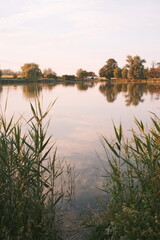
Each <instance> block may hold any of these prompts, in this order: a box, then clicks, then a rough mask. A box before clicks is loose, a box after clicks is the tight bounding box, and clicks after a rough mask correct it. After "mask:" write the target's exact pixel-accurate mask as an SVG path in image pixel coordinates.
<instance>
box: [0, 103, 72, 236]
mask: <svg viewBox="0 0 160 240" xmlns="http://www.w3.org/2000/svg"><path fill="white" fill-rule="evenodd" d="M51 107H52V105H50V106H49V107H48V109H47V111H46V112H45V113H42V110H41V106H40V103H39V101H38V100H37V101H36V104H35V106H33V105H32V104H31V110H32V115H33V116H32V118H31V119H30V120H29V121H28V122H27V131H26V133H25V134H24V133H22V126H21V123H20V121H17V123H14V118H13V117H12V118H11V119H10V120H9V121H7V120H6V118H5V116H4V115H1V117H0V239H4V240H5V239H7V240H15V239H16V240H18V239H19V240H25V239H27V240H28V239H32V240H33V239H35V240H40V239H43V240H45V239H46V240H49V239H53V240H55V239H56V240H57V239H62V231H61V225H62V224H63V223H62V222H59V221H60V217H59V216H61V213H62V212H61V208H60V206H61V203H62V200H63V201H64V199H66V198H67V199H69V198H70V196H71V194H72V190H73V188H72V174H71V167H70V166H67V171H68V179H69V185H68V187H69V188H67V189H65V188H64V185H65V184H64V180H63V177H62V176H63V173H64V171H65V170H64V168H63V166H62V165H61V164H60V165H59V166H57V159H56V149H53V144H51V136H49V137H47V136H48V134H47V128H48V124H46V125H43V122H44V118H45V117H46V116H47V114H48V112H49V110H50V108H51ZM51 153H52V157H50V154H51ZM70 177H71V178H70ZM65 181H66V180H65ZM62 211H63V210H62Z"/></svg>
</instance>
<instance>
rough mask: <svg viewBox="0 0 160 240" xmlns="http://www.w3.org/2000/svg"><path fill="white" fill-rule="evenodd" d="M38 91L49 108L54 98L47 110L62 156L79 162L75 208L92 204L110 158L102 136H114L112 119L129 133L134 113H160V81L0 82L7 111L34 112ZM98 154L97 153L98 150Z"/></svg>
mask: <svg viewBox="0 0 160 240" xmlns="http://www.w3.org/2000/svg"><path fill="white" fill-rule="evenodd" d="M36 91H38V95H39V99H40V101H41V104H42V107H43V109H44V110H45V109H46V108H47V106H48V104H49V103H51V102H53V101H54V100H55V99H57V100H56V103H55V104H54V106H53V108H52V109H51V111H50V113H49V118H51V121H50V126H49V134H51V135H53V139H54V140H55V141H56V146H57V148H58V158H59V159H64V160H66V161H67V162H68V163H71V164H73V165H75V171H76V172H77V173H79V175H78V177H77V178H76V181H75V198H76V203H75V208H77V209H83V210H84V209H85V208H86V207H94V206H95V199H96V196H97V195H99V194H101V192H100V191H99V190H98V188H97V187H101V186H102V183H103V181H104V179H103V178H102V177H100V176H101V175H102V172H103V171H102V169H103V167H102V163H101V161H100V160H99V158H101V160H102V161H105V160H106V161H107V159H106V156H105V153H104V150H103V148H102V146H101V143H100V140H99V137H100V136H101V134H103V135H104V136H105V137H107V138H108V139H112V138H113V137H114V134H113V122H114V123H115V124H116V125H117V126H118V125H119V123H120V122H121V123H122V125H123V129H124V134H125V135H126V136H127V137H129V135H130V131H129V130H130V129H131V128H132V127H133V126H134V117H136V118H138V119H141V120H142V121H144V122H145V123H149V119H150V116H151V113H150V112H154V113H156V114H157V115H159V110H160V85H156V84H148V85H147V84H146V83H144V84H131V83H130V84H116V85H114V84H106V83H103V84H102V83H97V84H92V83H88V84H72V85H71V84H69V85H62V84H61V85H53V84H46V85H38V86H36V85H34V84H28V85H17V86H15V85H8V86H1V87H0V101H1V107H2V108H4V105H5V102H6V99H7V96H8V104H7V116H8V117H10V116H12V115H13V114H15V117H16V118H17V117H19V116H20V115H24V117H25V118H26V119H29V117H30V116H31V110H30V105H29V102H34V98H35V96H36ZM97 154H98V155H99V157H98V156H97Z"/></svg>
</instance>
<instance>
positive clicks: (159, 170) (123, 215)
mask: <svg viewBox="0 0 160 240" xmlns="http://www.w3.org/2000/svg"><path fill="white" fill-rule="evenodd" d="M151 121H152V124H151V127H149V128H148V127H145V126H144V124H143V122H142V121H138V120H137V119H136V120H135V124H136V127H138V130H135V129H133V130H132V131H131V133H132V137H131V140H130V141H128V140H127V139H125V137H124V136H123V130H122V126H121V125H120V126H119V128H118V129H117V128H116V127H115V126H114V131H115V140H114V141H113V142H109V141H108V140H107V138H105V137H104V136H103V137H102V145H103V147H104V149H105V151H106V152H107V160H108V165H107V167H106V169H105V173H106V174H105V178H106V181H105V184H104V186H103V189H102V190H103V191H104V192H106V193H107V194H109V196H110V200H109V201H108V202H107V204H106V208H105V209H104V211H103V213H102V214H99V215H96V217H92V219H91V221H90V225H89V227H90V229H91V233H90V234H88V236H87V237H86V239H94V236H96V240H102V239H103V240H104V239H111V240H120V239H123V240H128V239H129V240H137V239H139V240H143V239H150V240H152V239H153V240H154V239H160V231H159V229H160V120H159V119H158V117H156V116H154V117H153V118H151Z"/></svg>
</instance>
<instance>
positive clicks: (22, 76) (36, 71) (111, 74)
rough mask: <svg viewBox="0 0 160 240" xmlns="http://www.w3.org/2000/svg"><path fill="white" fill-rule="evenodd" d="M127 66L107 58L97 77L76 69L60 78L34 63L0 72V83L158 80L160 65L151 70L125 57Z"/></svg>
mask: <svg viewBox="0 0 160 240" xmlns="http://www.w3.org/2000/svg"><path fill="white" fill-rule="evenodd" d="M126 62H127V64H125V65H124V67H122V68H120V67H119V66H118V63H117V61H116V60H115V59H113V58H109V59H108V60H107V61H106V64H105V65H104V66H103V67H102V68H100V70H99V76H97V75H96V74H95V73H94V72H92V71H86V70H83V69H81V68H80V69H78V70H77V73H76V76H75V75H67V74H63V75H62V76H57V74H56V72H55V71H53V70H52V69H51V68H47V69H44V70H43V72H42V70H41V69H40V68H39V65H38V64H36V63H25V64H24V65H23V66H22V67H21V71H19V72H14V71H12V70H10V69H3V70H0V78H1V83H2V82H3V81H7V80H8V81H9V80H11V79H12V80H14V81H16V80H17V82H19V81H21V80H22V81H24V82H25V81H38V80H39V81H40V80H41V81H46V82H47V81H54V82H59V81H76V80H88V81H89V80H90V81H91V80H92V81H93V80H95V81H97V80H99V81H101V80H105V81H108V80H111V79H118V80H123V81H124V80H125V81H130V80H140V79H141V80H143V79H145V80H150V79H152V80H153V79H159V80H160V63H156V64H155V63H154V62H153V63H152V66H151V68H149V67H145V66H144V64H145V63H146V60H145V59H141V57H140V56H130V55H128V56H127V59H126Z"/></svg>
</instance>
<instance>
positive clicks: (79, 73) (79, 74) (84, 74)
mask: <svg viewBox="0 0 160 240" xmlns="http://www.w3.org/2000/svg"><path fill="white" fill-rule="evenodd" d="M76 75H77V77H78V78H80V79H83V78H85V77H87V71H86V70H83V69H81V68H80V69H78V70H77V73H76Z"/></svg>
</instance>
